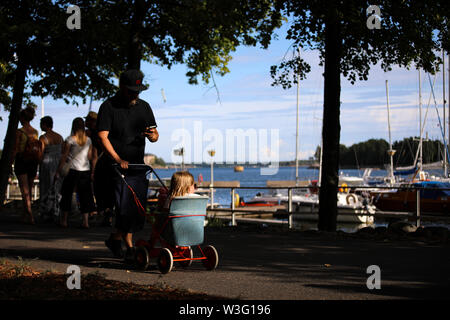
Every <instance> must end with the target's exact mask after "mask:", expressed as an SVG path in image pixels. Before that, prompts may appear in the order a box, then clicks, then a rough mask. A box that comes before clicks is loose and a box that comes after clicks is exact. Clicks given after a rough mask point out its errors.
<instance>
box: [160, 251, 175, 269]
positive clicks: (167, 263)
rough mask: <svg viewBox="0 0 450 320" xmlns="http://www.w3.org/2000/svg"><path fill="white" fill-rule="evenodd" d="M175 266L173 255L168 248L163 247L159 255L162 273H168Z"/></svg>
mask: <svg viewBox="0 0 450 320" xmlns="http://www.w3.org/2000/svg"><path fill="white" fill-rule="evenodd" d="M172 267H173V256H172V252H170V250H169V249H167V248H162V249H161V252H160V253H159V257H158V269H159V271H161V273H163V274H166V273H169V272H170V271H171V270H172Z"/></svg>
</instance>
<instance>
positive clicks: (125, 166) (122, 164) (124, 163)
mask: <svg viewBox="0 0 450 320" xmlns="http://www.w3.org/2000/svg"><path fill="white" fill-rule="evenodd" d="M117 164H118V165H119V166H120V167H121V168H122V169H128V164H129V163H128V161H125V160H122V159H119V161H117Z"/></svg>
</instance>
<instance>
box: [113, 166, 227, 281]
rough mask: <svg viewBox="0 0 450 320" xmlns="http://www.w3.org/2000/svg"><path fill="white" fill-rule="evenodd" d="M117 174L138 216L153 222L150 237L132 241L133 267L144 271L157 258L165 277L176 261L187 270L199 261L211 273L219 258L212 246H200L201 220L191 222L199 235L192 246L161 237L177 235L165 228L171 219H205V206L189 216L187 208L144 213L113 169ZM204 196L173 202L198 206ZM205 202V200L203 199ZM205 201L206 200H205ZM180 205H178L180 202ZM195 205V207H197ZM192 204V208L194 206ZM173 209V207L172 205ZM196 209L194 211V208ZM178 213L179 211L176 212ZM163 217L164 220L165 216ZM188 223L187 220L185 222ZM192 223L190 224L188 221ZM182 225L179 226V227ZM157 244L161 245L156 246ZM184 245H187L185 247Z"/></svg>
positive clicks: (178, 199) (186, 242)
mask: <svg viewBox="0 0 450 320" xmlns="http://www.w3.org/2000/svg"><path fill="white" fill-rule="evenodd" d="M134 166H143V165H134ZM146 167H148V169H149V170H148V171H150V172H153V173H155V175H156V177H157V178H158V180H159V182H160V183H161V184H162V185H163V187H164V188H165V189H166V190H167V188H166V186H165V185H164V184H163V182H162V181H161V179H160V178H159V177H158V175H157V174H156V172H155V171H154V170H153V168H152V167H150V166H146ZM115 169H116V171H117V173H118V174H119V175H120V176H121V178H122V179H123V181H124V182H125V184H126V186H127V187H128V189H129V190H130V191H131V193H132V195H133V198H134V201H135V203H136V205H137V208H138V211H139V213H140V214H142V215H145V216H146V217H149V216H153V217H155V221H154V222H153V224H152V231H151V236H150V239H149V240H148V241H146V240H143V239H139V240H137V241H136V242H135V248H136V256H135V265H136V267H137V268H138V269H140V270H146V269H147V268H148V267H149V265H150V259H153V258H156V259H157V264H158V269H159V270H160V272H161V273H163V274H166V273H169V272H170V271H171V270H172V268H173V263H174V262H178V264H179V265H180V266H181V267H183V268H187V267H189V266H190V265H191V264H192V262H193V261H196V260H198V261H202V263H203V266H204V267H205V268H206V269H207V270H214V269H216V267H217V264H218V261H219V256H218V253H217V250H216V249H215V248H214V247H213V246H211V245H208V246H205V247H203V248H202V247H201V246H200V244H201V243H202V242H203V225H201V230H200V229H199V227H200V226H199V225H198V224H199V223H200V222H201V223H202V224H203V221H204V218H203V219H199V220H198V222H195V223H196V224H195V223H194V226H196V228H197V229H196V230H197V231H201V232H199V235H197V238H196V237H195V236H196V235H194V238H196V239H195V240H192V241H194V242H192V243H194V245H189V241H191V240H190V239H189V236H188V239H187V240H186V239H184V240H182V241H183V242H184V244H185V245H178V244H179V243H177V241H169V240H168V239H165V238H164V237H163V234H168V233H169V234H171V232H174V233H176V232H177V229H174V228H173V227H172V228H171V229H170V230H169V229H168V227H169V226H171V225H170V224H171V223H172V219H186V218H190V217H205V216H206V203H205V205H204V209H203V208H200V209H199V210H200V213H198V212H195V211H196V210H193V211H194V213H190V212H189V210H191V209H190V208H189V207H188V208H187V211H188V212H187V213H186V212H183V213H179V214H177V213H175V214H173V213H172V212H171V210H169V213H168V214H157V213H154V212H153V213H146V212H145V209H144V207H143V206H142V204H141V202H140V201H139V199H138V197H137V196H136V193H135V192H134V190H133V188H132V187H131V186H130V185H129V184H128V183H127V182H126V180H125V177H124V176H123V175H122V174H121V173H120V172H119V170H117V167H115ZM204 199H205V197H177V198H174V200H173V201H188V202H185V203H191V204H193V202H192V201H194V202H196V203H200V205H201V201H200V202H199V200H204ZM206 199H207V198H206ZM206 201H207V200H206ZM180 203H181V202H180ZM196 203H195V204H196ZM195 204H194V207H195ZM171 209H172V205H171ZM181 209H182V210H181V211H183V208H182V207H181ZM194 209H195V208H194ZM178 212H179V211H178ZM164 216H165V217H164ZM185 221H187V220H185ZM191 223H192V222H191ZM181 225H182V224H181ZM158 242H159V244H160V246H157V244H158ZM186 244H187V245H186ZM193 247H194V248H197V250H196V251H198V252H199V253H200V256H199V257H194V252H193V249H192V248H193Z"/></svg>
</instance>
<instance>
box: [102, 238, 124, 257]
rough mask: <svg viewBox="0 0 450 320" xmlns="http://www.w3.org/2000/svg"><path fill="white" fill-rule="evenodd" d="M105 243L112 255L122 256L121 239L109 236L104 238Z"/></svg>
mask: <svg viewBox="0 0 450 320" xmlns="http://www.w3.org/2000/svg"><path fill="white" fill-rule="evenodd" d="M105 245H106V246H107V247H108V248H109V250H111V252H112V253H113V255H114V257H116V258H122V257H123V251H122V240H113V239H111V238H109V239H107V240H105Z"/></svg>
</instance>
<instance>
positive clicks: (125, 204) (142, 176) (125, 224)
mask: <svg viewBox="0 0 450 320" xmlns="http://www.w3.org/2000/svg"><path fill="white" fill-rule="evenodd" d="M146 172H147V167H144V166H143V167H139V168H132V167H130V169H128V170H121V173H122V174H123V175H124V176H125V180H126V182H127V183H128V184H129V185H130V187H131V188H132V189H133V190H134V192H135V193H136V196H137V198H138V199H139V201H140V203H141V205H142V206H143V208H144V210H145V209H146V204H147V191H148V179H147V176H146ZM114 193H115V204H116V207H115V208H116V209H115V210H116V224H115V227H116V228H117V229H118V230H119V231H121V232H123V233H136V232H138V231H140V230H142V229H143V227H144V223H145V216H144V214H143V213H142V212H141V210H140V209H139V207H138V204H137V203H136V202H137V201H136V200H135V198H134V197H133V194H132V192H131V191H130V189H129V188H128V187H127V185H126V184H125V182H124V181H123V179H122V178H121V177H120V176H119V175H118V174H117V173H116V174H115V176H114Z"/></svg>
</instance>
